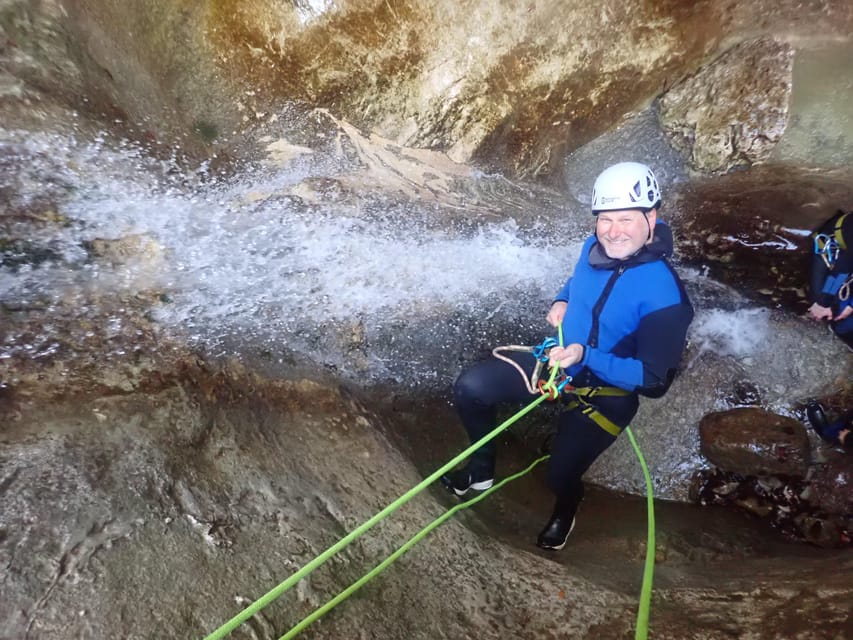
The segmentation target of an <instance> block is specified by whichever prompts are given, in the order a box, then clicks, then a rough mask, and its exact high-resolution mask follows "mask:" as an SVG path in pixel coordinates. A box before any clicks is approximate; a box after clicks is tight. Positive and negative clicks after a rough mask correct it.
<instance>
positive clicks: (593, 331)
mask: <svg viewBox="0 0 853 640" xmlns="http://www.w3.org/2000/svg"><path fill="white" fill-rule="evenodd" d="M624 272H625V265H619V268H618V269H616V271H614V272H613V275H611V276H610V279H609V280H608V281H607V284H606V285H604V290H603V291H602V292H601V295H600V296H599V297H598V300H596V302H595V306H594V307H593V308H592V326H591V327H590V329H589V339H587V341H586V343H587V345H589V346H590V347H591V348H592V349H597V348H598V329H599V322H598V317H599V315H601V310H602V309H604V304H605V303H606V302H607V298H609V297H610V292H611V291H613V287H614V286H616V280H617V279H618V278H619V276H621V275H622V274H623V273H624Z"/></svg>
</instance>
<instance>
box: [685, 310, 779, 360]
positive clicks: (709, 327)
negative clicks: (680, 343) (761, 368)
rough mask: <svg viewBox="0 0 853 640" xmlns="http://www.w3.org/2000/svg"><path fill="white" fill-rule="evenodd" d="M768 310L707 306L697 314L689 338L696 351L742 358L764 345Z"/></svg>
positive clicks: (761, 348) (768, 320)
mask: <svg viewBox="0 0 853 640" xmlns="http://www.w3.org/2000/svg"><path fill="white" fill-rule="evenodd" d="M769 338H770V311H769V310H767V309H738V310H736V311H724V310H722V309H710V310H707V311H704V312H702V313H699V314H697V316H696V319H695V320H694V321H693V324H692V325H691V329H690V339H691V341H694V342H695V343H696V344H698V345H699V353H702V352H705V351H714V352H716V353H717V354H718V355H721V356H732V357H734V358H745V357H748V356H751V355H755V354H757V353H759V352H761V351H763V350H764V349H766V348H768V342H769Z"/></svg>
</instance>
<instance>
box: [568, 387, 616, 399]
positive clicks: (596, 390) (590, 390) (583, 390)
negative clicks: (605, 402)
mask: <svg viewBox="0 0 853 640" xmlns="http://www.w3.org/2000/svg"><path fill="white" fill-rule="evenodd" d="M566 392H567V393H572V394H574V395H576V396H581V397H583V398H594V397H595V396H602V397H618V396H630V395H631V392H630V391H626V390H625V389H620V388H619V387H571V388H569V389H566Z"/></svg>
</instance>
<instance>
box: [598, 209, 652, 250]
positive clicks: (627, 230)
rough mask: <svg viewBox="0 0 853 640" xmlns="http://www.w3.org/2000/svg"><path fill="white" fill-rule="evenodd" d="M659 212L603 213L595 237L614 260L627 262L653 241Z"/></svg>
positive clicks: (599, 217) (623, 210)
mask: <svg viewBox="0 0 853 640" xmlns="http://www.w3.org/2000/svg"><path fill="white" fill-rule="evenodd" d="M656 221H657V211H656V210H655V209H652V210H651V211H649V212H648V213H647V214H645V215H644V214H643V212H642V211H640V210H639V209H620V210H618V211H602V212H601V213H599V214H598V216H597V218H596V221H595V235H596V237H598V241H599V242H600V243H601V246H602V248H603V249H604V253H606V254H607V257H608V258H612V259H614V260H625V259H626V258H629V257H631V256H632V255H634V254H635V253H637V251H639V250H640V249H641V248H642V247H643V245H645V244H648V243H649V242H651V241H652V237H653V235H654V234H653V232H652V229H654V228H655V222H656Z"/></svg>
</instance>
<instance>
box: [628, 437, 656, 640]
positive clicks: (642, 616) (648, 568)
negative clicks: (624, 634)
mask: <svg viewBox="0 0 853 640" xmlns="http://www.w3.org/2000/svg"><path fill="white" fill-rule="evenodd" d="M625 433H627V434H628V439H629V440H630V441H631V446H633V447H634V452H635V453H636V454H637V458H638V459H639V460H640V466H641V467H642V468H643V476H644V477H645V479H646V512H647V521H646V526H647V529H648V531H647V534H646V536H647V540H646V563H645V566H644V567H643V586H642V587H641V588H640V606H639V607H638V609H637V630H636V631H635V633H634V640H646V638H648V636H649V606H650V604H651V600H652V577H653V576H654V573H655V549H656V545H655V497H654V491H653V489H652V478H651V476H650V475H649V468H648V467H647V466H646V459H645V458H643V454H642V452H641V451H640V446H639V445H638V444H637V441H636V440H635V439H634V434H633V432H632V431H631V428H630V427H626V428H625Z"/></svg>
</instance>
